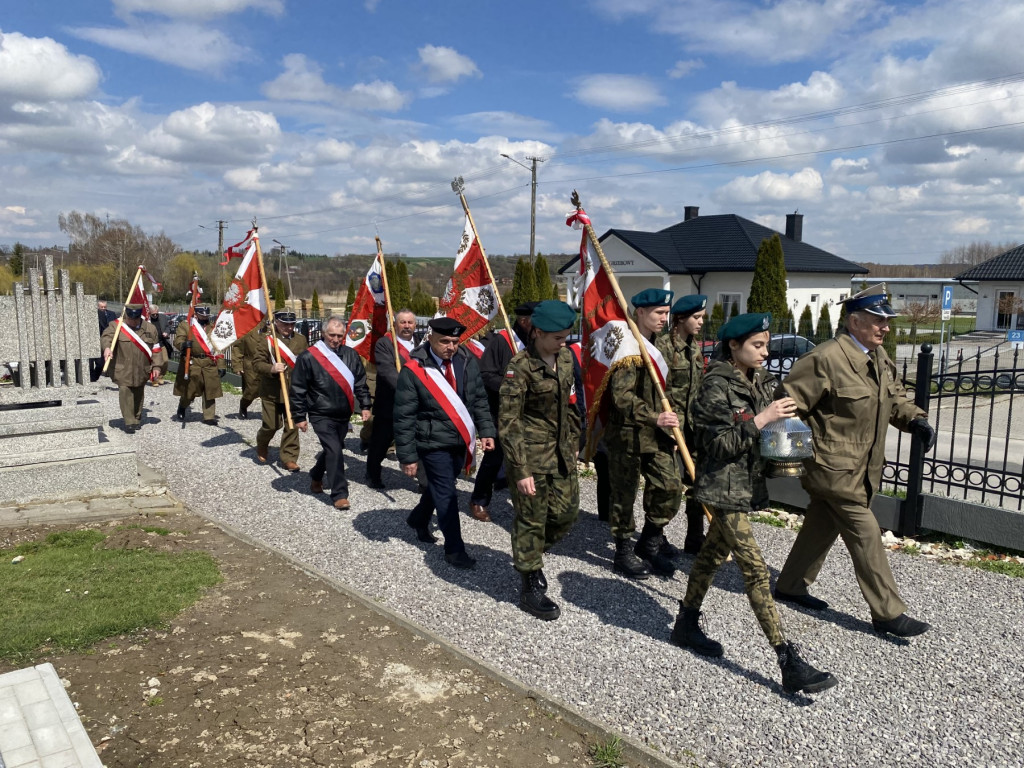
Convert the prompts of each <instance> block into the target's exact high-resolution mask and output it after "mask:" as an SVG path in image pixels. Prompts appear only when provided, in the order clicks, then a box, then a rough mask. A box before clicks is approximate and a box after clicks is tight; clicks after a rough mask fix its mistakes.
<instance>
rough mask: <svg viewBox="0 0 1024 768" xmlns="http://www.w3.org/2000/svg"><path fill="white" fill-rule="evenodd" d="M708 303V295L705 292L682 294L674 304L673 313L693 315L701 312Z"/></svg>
mask: <svg viewBox="0 0 1024 768" xmlns="http://www.w3.org/2000/svg"><path fill="white" fill-rule="evenodd" d="M707 305H708V297H707V296H705V295H704V294H703V293H691V294H690V295H689V296H680V297H679V301H677V302H676V303H675V304H673V305H672V314H673V315H692V314H693V313H694V312H700V311H701V310H702V309H705V308H706V307H707Z"/></svg>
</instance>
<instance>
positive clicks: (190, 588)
mask: <svg viewBox="0 0 1024 768" xmlns="http://www.w3.org/2000/svg"><path fill="white" fill-rule="evenodd" d="M105 538H106V537H105V536H104V535H103V534H102V533H100V532H98V531H92V530H85V531H64V532H60V533H52V534H50V535H49V536H47V537H46V539H44V540H42V541H33V542H27V543H25V544H22V545H20V546H18V547H16V548H15V549H13V550H0V658H2V659H5V660H7V661H12V662H18V663H30V662H31V661H32V660H34V659H35V658H36V657H38V656H40V655H43V654H46V653H51V652H55V651H56V652H69V651H78V650H86V649H88V648H89V647H90V646H92V645H93V644H95V643H97V642H99V641H101V640H103V639H105V638H108V637H112V636H115V635H119V634H124V633H127V632H133V631H136V630H139V629H143V628H148V627H159V626H163V625H164V624H165V623H166V622H167V621H168V620H169V619H170V618H171V617H173V616H174V615H176V614H177V613H179V612H180V611H182V610H183V609H184V608H186V607H187V606H189V605H191V604H192V603H193V602H195V601H196V600H198V599H199V597H200V596H201V595H202V593H203V590H205V589H206V588H208V587H210V586H212V585H214V584H216V583H218V582H219V581H220V571H219V570H218V568H217V563H216V561H215V560H214V559H213V558H212V557H210V555H208V554H206V553H205V552H184V553H176V554H169V553H164V552H152V551H149V550H145V549H135V550H126V549H103V548H101V547H100V546H99V544H100V542H102V541H103V539H105ZM16 555H23V556H24V558H25V559H24V560H23V561H21V562H20V563H18V564H16V565H15V564H12V563H11V560H12V558H13V557H14V556H16Z"/></svg>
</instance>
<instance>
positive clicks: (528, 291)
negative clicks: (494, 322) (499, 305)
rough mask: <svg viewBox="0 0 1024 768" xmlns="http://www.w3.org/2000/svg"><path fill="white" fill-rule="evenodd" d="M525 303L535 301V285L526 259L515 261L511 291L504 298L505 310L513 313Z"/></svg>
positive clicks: (531, 270)
mask: <svg viewBox="0 0 1024 768" xmlns="http://www.w3.org/2000/svg"><path fill="white" fill-rule="evenodd" d="M527 301H537V284H536V281H535V280H534V275H533V269H532V268H531V267H530V262H529V261H528V260H527V259H524V258H520V259H519V260H518V261H516V271H515V275H514V276H513V277H512V289H511V290H510V291H509V292H508V294H507V295H506V297H505V302H504V303H505V309H506V311H509V312H514V311H515V308H516V307H518V306H519V305H520V304H524V303H525V302H527Z"/></svg>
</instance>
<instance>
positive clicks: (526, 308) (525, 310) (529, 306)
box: [516, 301, 540, 316]
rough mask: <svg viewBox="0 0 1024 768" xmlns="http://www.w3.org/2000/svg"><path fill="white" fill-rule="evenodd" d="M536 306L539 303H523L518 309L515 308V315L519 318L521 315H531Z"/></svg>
mask: <svg viewBox="0 0 1024 768" xmlns="http://www.w3.org/2000/svg"><path fill="white" fill-rule="evenodd" d="M538 304H540V302H539V301H526V302H523V303H522V304H520V305H519V306H518V307H516V314H517V315H520V316H522V315H532V314H533V310H535V309H536V308H537V305H538Z"/></svg>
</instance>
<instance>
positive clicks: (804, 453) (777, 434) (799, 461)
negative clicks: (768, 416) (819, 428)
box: [761, 418, 814, 477]
mask: <svg viewBox="0 0 1024 768" xmlns="http://www.w3.org/2000/svg"><path fill="white" fill-rule="evenodd" d="M813 456H814V448H813V444H812V442H811V428H810V427H809V426H807V424H805V423H804V422H802V421H801V420H800V419H797V418H791V419H779V420H778V421H773V422H772V423H771V424H768V425H766V426H765V427H764V429H762V430H761V458H762V459H764V460H765V461H767V462H768V467H767V469H766V470H765V476H766V477H800V476H801V475H802V474H803V473H804V465H803V461H804V459H810V458H812V457H813Z"/></svg>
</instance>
